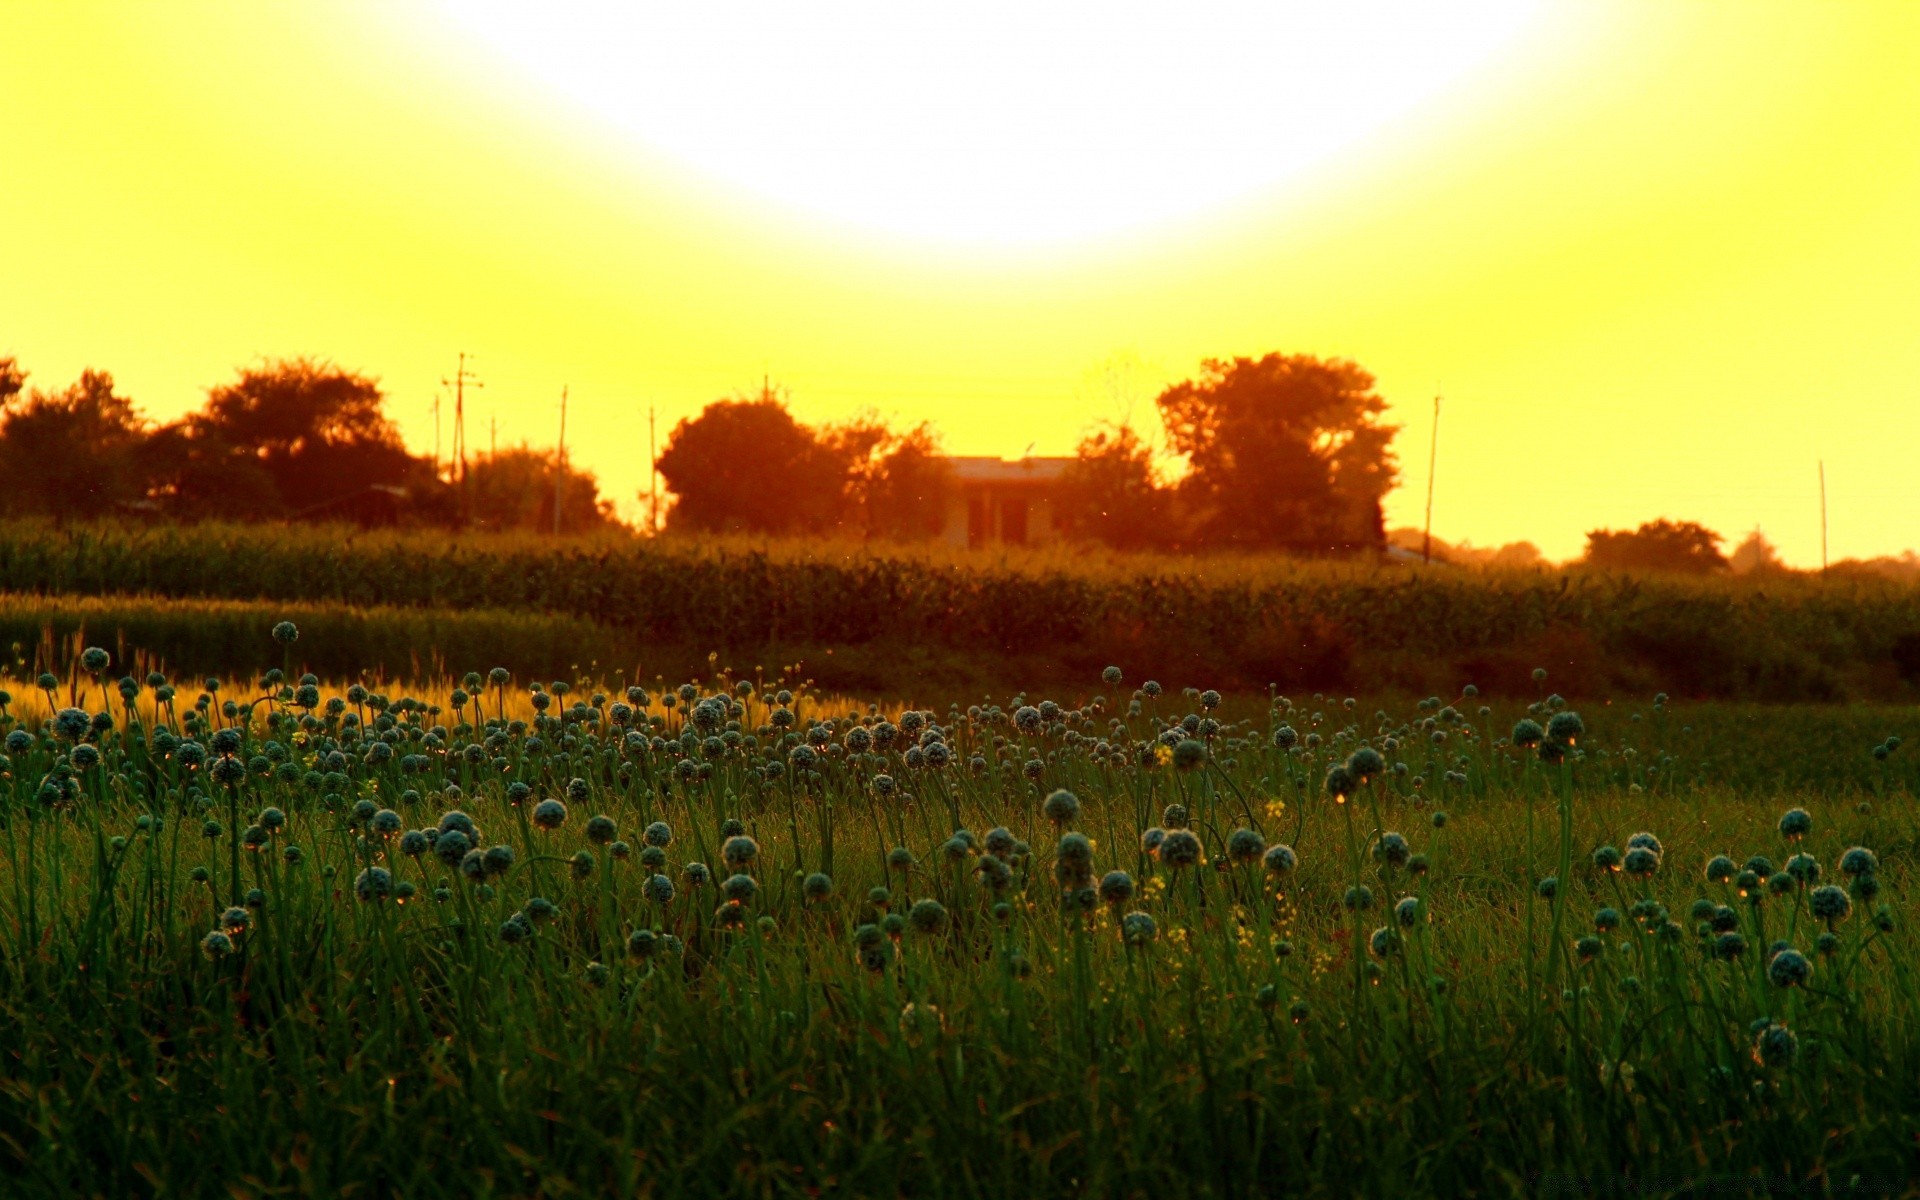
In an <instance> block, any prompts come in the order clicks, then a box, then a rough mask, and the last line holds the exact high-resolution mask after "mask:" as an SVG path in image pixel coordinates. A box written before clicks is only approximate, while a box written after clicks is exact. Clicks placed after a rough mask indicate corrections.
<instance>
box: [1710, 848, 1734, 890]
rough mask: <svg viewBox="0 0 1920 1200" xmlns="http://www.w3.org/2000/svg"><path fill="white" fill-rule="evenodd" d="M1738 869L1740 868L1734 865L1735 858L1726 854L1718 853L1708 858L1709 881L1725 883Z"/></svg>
mask: <svg viewBox="0 0 1920 1200" xmlns="http://www.w3.org/2000/svg"><path fill="white" fill-rule="evenodd" d="M1738 871H1739V868H1737V867H1735V866H1734V865H1733V860H1732V859H1731V858H1728V857H1727V856H1726V855H1724V854H1716V855H1714V856H1713V857H1712V858H1710V859H1708V860H1707V882H1708V883H1725V882H1727V881H1728V880H1730V879H1732V878H1733V877H1734V875H1735V874H1737V873H1738Z"/></svg>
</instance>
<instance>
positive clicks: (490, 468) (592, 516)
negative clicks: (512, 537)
mask: <svg viewBox="0 0 1920 1200" xmlns="http://www.w3.org/2000/svg"><path fill="white" fill-rule="evenodd" d="M566 472H567V477H566V483H565V485H564V486H563V487H562V488H561V512H560V528H561V531H562V532H565V533H589V532H592V531H594V530H598V529H605V528H608V527H610V526H612V525H613V524H614V519H613V506H612V504H611V503H610V502H609V501H607V500H604V499H602V498H601V496H600V481H599V480H598V479H597V478H595V477H594V475H593V473H592V472H590V471H582V470H580V469H579V468H577V467H575V466H573V465H572V464H571V463H569V464H568V465H567V466H566ZM553 473H554V455H553V452H552V451H550V450H535V449H532V448H531V447H528V446H516V447H513V448H510V449H507V450H501V451H499V452H498V453H495V454H487V455H482V456H480V457H479V458H477V459H473V460H472V461H470V462H469V463H468V464H467V483H466V488H467V497H466V506H467V518H468V520H469V521H471V522H472V523H473V524H474V525H476V526H479V527H481V528H483V529H528V530H533V531H535V532H540V533H546V532H550V531H551V530H552V529H553V496H554V486H553V485H554V478H553Z"/></svg>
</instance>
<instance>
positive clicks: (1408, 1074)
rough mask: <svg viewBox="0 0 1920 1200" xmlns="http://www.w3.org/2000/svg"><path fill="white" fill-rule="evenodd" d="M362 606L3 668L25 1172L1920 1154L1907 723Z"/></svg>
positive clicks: (306, 1175)
mask: <svg viewBox="0 0 1920 1200" xmlns="http://www.w3.org/2000/svg"><path fill="white" fill-rule="evenodd" d="M288 561H289V562H296V560H295V559H293V558H289V560H288ZM214 574H216V575H217V572H215V573H214ZM135 582H137V583H138V584H139V585H140V586H141V587H143V588H145V587H148V586H150V585H151V584H152V582H153V581H152V580H151V579H149V578H141V579H139V580H137V581H135ZM296 590H297V588H296ZM320 599H321V598H320V597H314V598H312V600H313V602H314V603H318V602H319V600H320ZM368 599H369V601H379V602H391V601H392V600H393V599H394V597H393V596H392V595H391V594H388V593H386V592H379V594H376V595H374V596H370V597H368ZM501 599H502V602H503V607H502V608H501V609H500V610H499V611H500V612H501V613H511V612H512V611H514V610H513V608H512V602H515V601H517V600H518V599H519V597H518V596H512V595H509V596H504V597H502V598H501ZM1807 602H1808V603H1813V601H1812V600H1809V601H1807ZM103 603H104V602H103ZM115 603H117V602H115ZM181 603H187V602H181ZM191 603H194V604H200V605H202V607H201V609H200V610H198V611H200V612H202V613H203V614H204V615H205V616H206V617H207V619H208V621H209V624H210V625H211V626H213V627H215V628H222V629H227V630H229V631H231V632H232V635H233V636H235V637H239V636H242V635H243V633H244V630H245V629H246V628H247V626H245V625H244V624H233V625H227V626H221V625H219V624H218V622H219V621H220V620H223V619H226V618H224V617H223V616H222V615H221V614H223V613H229V610H227V609H224V608H222V607H221V606H220V605H217V604H209V603H207V602H204V601H200V600H194V601H191ZM243 607H244V606H243ZM122 615H123V616H124V617H125V618H126V619H127V620H132V619H133V615H132V614H131V613H123V614H122ZM229 615H231V614H230V613H229ZM303 615H304V612H303ZM387 617H391V618H392V619H393V620H394V621H395V622H396V623H397V627H398V628H402V629H407V628H412V627H410V626H407V625H406V624H405V622H406V620H407V619H408V618H407V610H404V609H395V610H391V611H390V612H389V611H385V610H369V611H367V612H363V613H361V614H359V615H358V616H355V617H353V618H351V620H353V621H364V622H368V623H369V624H368V625H367V626H364V627H374V626H377V625H378V624H379V623H380V621H381V620H384V619H386V618H387ZM248 619H250V618H248ZM332 619H334V620H336V621H342V622H348V618H346V617H342V616H340V615H339V614H337V613H336V614H334V615H333V617H332ZM471 619H472V620H474V621H487V620H498V621H501V622H506V623H505V624H501V625H499V626H498V627H497V628H494V629H492V630H491V631H490V632H487V631H483V632H481V633H479V634H476V635H475V636H476V637H477V638H479V639H481V641H476V642H475V643H473V644H474V645H479V644H482V643H483V642H484V639H485V638H487V637H502V638H511V637H512V636H513V634H514V630H515V629H517V628H519V627H517V626H514V625H512V624H511V621H512V620H514V618H512V617H510V616H505V615H502V616H498V617H495V616H488V615H486V614H480V615H476V616H473V617H472V618H471ZM362 628H363V626H360V625H354V624H352V623H350V622H349V623H342V624H335V625H332V626H327V625H326V624H325V620H324V619H323V620H322V621H321V622H320V624H318V625H316V626H313V627H307V626H303V627H301V628H300V629H299V630H296V629H295V628H294V626H293V625H291V624H289V625H283V626H279V627H277V628H273V627H271V626H270V629H271V630H272V632H271V633H263V634H260V635H258V636H257V637H256V638H255V640H254V643H253V644H250V645H248V646H246V647H242V648H228V650H227V651H226V654H236V653H237V654H246V655H253V656H256V657H257V658H258V659H266V660H271V661H272V662H274V663H275V665H274V666H273V667H272V668H270V669H267V670H265V671H263V672H260V673H257V674H252V673H250V674H248V675H245V676H241V677H237V678H236V677H233V676H226V677H225V678H224V679H222V678H214V679H211V680H208V679H206V678H204V677H202V676H196V675H191V674H186V673H185V670H186V669H190V667H191V664H182V668H183V669H182V670H181V671H175V672H171V673H168V672H159V671H155V672H154V673H152V674H148V673H147V670H146V668H150V667H152V666H153V664H152V663H143V664H140V665H139V666H135V665H134V664H132V663H128V664H125V665H123V664H122V663H120V662H119V661H117V660H116V659H115V656H114V654H113V653H111V652H108V651H105V650H100V651H93V652H86V651H82V652H79V653H70V654H69V653H66V652H65V651H64V650H63V649H62V645H64V643H62V644H61V645H54V646H51V647H49V648H45V653H46V654H48V655H51V656H53V657H58V658H60V659H61V660H62V661H63V662H64V664H65V665H64V667H63V668H62V669H61V670H60V671H59V672H58V673H51V672H50V673H48V674H46V675H44V676H39V677H36V676H35V674H34V673H33V672H32V671H28V672H27V673H26V674H25V675H23V676H22V677H20V678H16V679H13V680H10V681H8V682H6V684H5V687H6V691H7V696H6V704H5V706H4V715H0V745H4V756H5V757H4V760H0V772H3V773H4V774H3V776H0V783H4V788H3V789H0V1015H3V1019H0V1061H4V1062H5V1064H6V1069H5V1071H4V1072H0V1181H4V1185H5V1189H6V1192H7V1194H12V1195H34V1196H40V1195H46V1196H52V1195H61V1196H66V1195H99V1196H137V1195H167V1196H201V1195H207V1196H215V1195H217V1196H244V1197H254V1196H260V1197H264V1196H270V1195H280V1194H322V1195H359V1196H386V1195H395V1196H439V1195H446V1196H469V1195H499V1196H520V1195H539V1196H568V1195H622V1196H625V1195H663V1196H679V1195H687V1196H706V1195H718V1194H744V1195H757V1196H789V1195H791V1196H801V1195H807V1196H820V1195H848V1196H867V1195H897V1194H905V1195H941V1196H944V1195H956V1196H983V1197H1005V1196H1019V1195H1031V1194H1037V1193H1041V1192H1049V1193H1051V1192H1069V1193H1073V1194H1081V1195H1088V1196H1107V1195H1143V1196H1161V1195H1197V1194H1210V1195H1244V1194H1250V1193H1278V1192H1302V1193H1309V1194H1328V1195H1346V1194H1356V1193H1364V1194H1375V1195H1423V1194H1434V1195H1489V1194H1502V1195H1522V1196H1538V1195H1588V1194H1592V1195H1636V1196H1637V1195H1716V1196H1722V1195H1755V1196H1760V1195H1778V1194H1781V1192H1780V1190H1779V1189H1780V1188H1781V1187H1783V1186H1784V1187H1787V1188H1789V1189H1791V1194H1796V1195H1798V1194H1808V1195H1828V1194H1831V1195H1843V1196H1853V1195H1861V1196H1866V1195H1881V1194H1887V1193H1897V1192H1900V1191H1903V1190H1906V1189H1907V1188H1908V1187H1909V1186H1910V1184H1909V1181H1910V1180H1912V1179H1913V1178H1915V1177H1917V1176H1920V1025H1917V1024H1916V1022H1917V1021H1920V990H1916V987H1915V983H1916V980H1915V972H1916V969H1920V958H1917V957H1916V955H1915V953H1914V950H1913V943H1912V939H1911V933H1910V932H1909V931H1910V929H1911V927H1912V924H1913V921H1914V919H1915V917H1916V913H1915V904H1914V901H1913V890H1912V889H1913V885H1914V870H1915V857H1916V853H1920V817H1917V816H1916V813H1915V809H1914V798H1915V793H1916V790H1917V789H1920V773H1917V772H1916V768H1915V763H1914V757H1913V748H1911V747H1909V748H1903V747H1902V742H1903V741H1904V742H1907V743H1912V742H1913V741H1914V739H1915V738H1917V737H1920V714H1916V712H1915V711H1914V710H1913V709H1912V708H1911V707H1894V706H1886V705H1881V706H1864V705H1856V706H1846V707H1841V706H1756V705H1747V704H1732V703H1711V702H1709V703H1697V702H1685V701H1681V700H1667V699H1665V698H1664V697H1659V698H1657V697H1655V696H1654V695H1652V694H1651V693H1649V694H1647V695H1645V696H1641V697H1637V698H1635V697H1626V696H1618V697H1612V698H1610V699H1598V700H1595V701H1593V702H1592V703H1591V704H1588V703H1584V702H1583V703H1581V704H1579V705H1573V704H1570V703H1569V702H1568V701H1566V700H1563V699H1561V698H1560V697H1559V696H1556V695H1553V694H1552V690H1551V689H1552V688H1554V687H1555V686H1556V685H1557V684H1558V680H1557V679H1556V678H1555V677H1554V676H1553V675H1551V674H1547V675H1545V676H1544V677H1542V678H1538V679H1536V678H1534V677H1533V676H1531V675H1529V676H1528V677H1527V678H1526V681H1525V685H1524V686H1525V687H1526V688H1527V689H1528V690H1530V692H1531V695H1525V696H1521V697H1518V698H1507V697H1496V696H1493V695H1484V696H1483V695H1481V694H1478V690H1477V689H1466V688H1462V689H1449V690H1447V691H1446V692H1445V693H1443V694H1442V695H1441V696H1437V697H1429V698H1426V699H1420V698H1418V697H1415V696H1406V695H1400V696H1398V697H1396V698H1385V695H1386V694H1385V693H1383V694H1382V696H1381V697H1377V698H1375V699H1366V698H1362V699H1358V700H1355V699H1349V698H1347V697H1346V696H1345V695H1344V694H1343V693H1332V694H1326V693H1322V694H1314V693H1312V692H1310V691H1299V692H1294V693H1291V696H1290V698H1289V694H1288V693H1286V692H1278V691H1277V692H1271V693H1269V692H1265V691H1260V690H1248V689H1241V690H1238V691H1235V690H1232V689H1229V690H1228V691H1227V694H1226V695H1225V696H1220V695H1217V694H1214V693H1212V692H1202V691H1197V690H1194V689H1191V688H1184V689H1183V688H1175V687H1168V688H1165V689H1163V688H1161V687H1160V686H1159V684H1157V683H1150V682H1149V681H1148V680H1147V679H1146V678H1145V677H1144V676H1138V675H1135V674H1134V673H1133V672H1132V671H1131V670H1130V669H1129V670H1128V671H1127V672H1126V673H1124V674H1123V673H1122V672H1121V671H1120V670H1119V669H1118V668H1114V669H1111V670H1108V671H1106V672H1104V673H1102V672H1100V671H1097V670H1096V671H1095V672H1094V673H1092V674H1090V675H1089V676H1088V677H1086V678H1085V679H1082V680H1080V681H1078V682H1077V683H1075V684H1072V685H1070V686H1065V687H1062V688H1060V689H1058V690H1055V689H1051V688H1044V687H1036V688H1034V689H1032V690H1030V691H1027V692H1024V693H1016V692H1011V691H1009V692H1005V693H1002V694H999V695H998V696H997V697H996V698H992V699H988V698H984V697H983V698H981V699H980V700H979V701H978V702H976V703H971V704H969V703H964V702H955V703H949V702H945V701H943V702H940V703H938V704H926V705H907V706H902V705H901V704H900V703H898V702H897V701H883V700H882V696H881V695H879V694H876V695H874V696H873V697H872V701H873V702H871V703H869V702H867V700H866V699H865V698H862V697H859V696H854V695H834V694H826V693H822V692H820V691H817V690H810V689H809V688H807V687H806V686H805V685H804V684H803V683H800V682H798V681H790V680H786V679H783V678H780V677H778V676H777V675H775V676H765V677H761V676H753V677H745V678H739V677H731V676H727V675H723V674H717V673H714V674H702V675H700V676H699V677H697V678H695V679H694V680H693V681H692V682H685V683H681V682H679V680H677V679H668V680H665V681H661V680H657V679H653V678H648V679H647V680H646V681H645V682H636V681H635V677H634V676H633V675H632V674H631V673H630V672H629V673H623V672H622V671H621V670H608V671H605V672H604V673H603V674H601V675H598V676H595V675H592V674H588V673H586V672H584V671H582V672H576V673H573V674H569V675H567V676H565V677H564V678H565V679H566V682H553V683H537V682H534V681H533V679H532V678H530V677H528V676H525V675H519V674H516V673H515V672H512V671H509V670H507V669H505V668H500V669H498V670H491V669H490V668H491V667H492V666H493V664H492V662H491V661H490V660H487V659H478V660H477V661H474V660H472V655H473V654H474V653H477V651H469V653H468V655H467V658H468V659H469V661H458V662H442V663H439V664H437V668H436V669H442V670H448V671H451V672H453V673H452V674H448V675H445V676H441V677H439V678H438V681H437V682H433V681H431V677H430V676H429V675H427V674H422V675H418V676H416V678H422V679H428V680H429V681H428V682H421V683H417V684H414V685H409V686H407V687H404V688H403V687H401V686H399V685H398V684H385V683H375V684H373V685H372V686H368V685H366V684H360V683H351V684H347V683H342V684H334V683H331V682H326V683H323V682H322V681H321V680H320V679H318V678H316V677H314V676H312V675H308V674H306V671H307V668H308V667H309V666H311V665H313V664H316V663H322V662H324V663H328V664H334V665H335V670H334V671H333V672H332V673H331V674H330V675H329V678H330V679H351V678H356V677H357V674H358V673H357V672H350V671H343V670H339V669H338V664H340V663H342V662H344V661H346V659H345V658H343V657H342V656H345V655H350V654H351V652H352V646H351V645H348V646H347V647H344V648H343V647H341V646H328V645H324V644H323V640H324V639H325V638H328V637H339V638H347V639H351V638H355V637H357V636H359V633H358V631H359V630H360V629H362ZM635 649H636V647H633V646H627V647H623V648H621V649H620V651H619V652H618V653H617V654H609V655H607V656H606V657H605V658H603V659H601V660H600V661H602V662H606V661H610V660H616V659H619V658H622V657H624V656H625V655H627V654H629V653H632V652H634V650H635ZM637 649H640V650H642V651H643V650H644V647H643V646H642V647H637ZM56 652H57V653H56ZM563 656H564V655H563ZM23 657H35V655H25V656H23ZM211 657H213V658H216V659H217V658H221V657H224V655H223V654H221V653H217V652H216V653H213V654H212V655H211ZM434 666H435V664H423V666H422V669H423V670H426V669H427V668H428V667H434ZM1121 666H1123V667H1125V666H1127V664H1126V663H1124V662H1123V663H1122V664H1121ZM468 667H472V668H473V669H474V670H473V673H465V672H466V671H467V668H468ZM212 673H213V674H216V675H218V674H220V672H217V671H215V672H212ZM683 678H684V677H683ZM1576 708H1578V709H1579V715H1576V714H1575V709H1576Z"/></svg>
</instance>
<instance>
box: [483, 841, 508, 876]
mask: <svg viewBox="0 0 1920 1200" xmlns="http://www.w3.org/2000/svg"><path fill="white" fill-rule="evenodd" d="M486 857H487V874H489V875H505V874H506V873H507V872H508V871H511V870H512V869H513V860H514V853H513V847H512V846H489V847H487V856H486Z"/></svg>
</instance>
